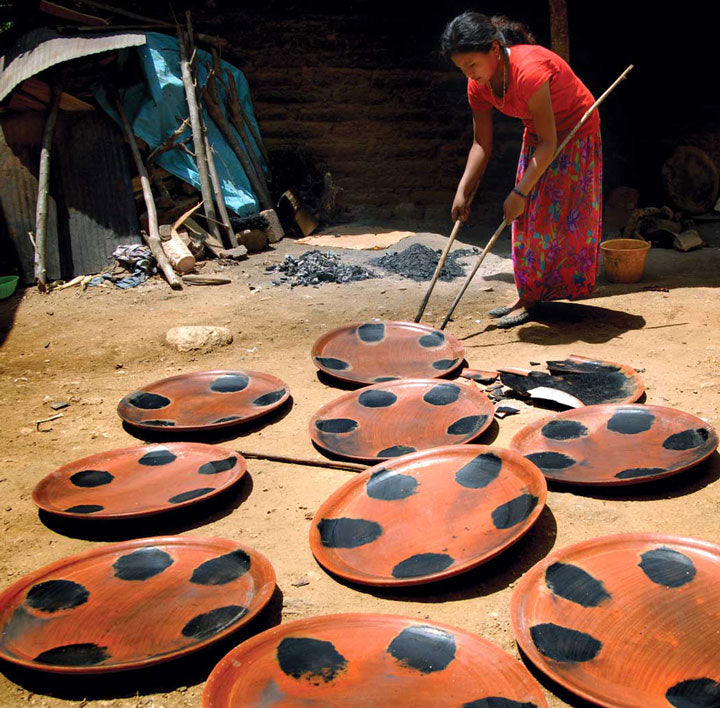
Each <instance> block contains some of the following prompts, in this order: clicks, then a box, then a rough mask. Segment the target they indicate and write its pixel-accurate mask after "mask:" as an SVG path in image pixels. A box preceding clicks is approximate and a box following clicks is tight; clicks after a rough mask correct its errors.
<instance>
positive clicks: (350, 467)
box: [237, 450, 368, 472]
mask: <svg viewBox="0 0 720 708" xmlns="http://www.w3.org/2000/svg"><path fill="white" fill-rule="evenodd" d="M237 452H239V453H240V454H241V455H242V456H243V457H244V458H245V459H247V460H269V461H270V462H284V463H286V464H290V465H306V466H308V467H328V468H329V469H332V470H346V471H348V472H364V471H365V470H366V469H368V466H367V465H356V464H354V463H352V462H330V461H329V460H308V459H303V458H301V457H285V456H284V455H266V454H265V453H262V452H247V451H246V450H237Z"/></svg>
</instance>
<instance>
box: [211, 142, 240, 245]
mask: <svg viewBox="0 0 720 708" xmlns="http://www.w3.org/2000/svg"><path fill="white" fill-rule="evenodd" d="M204 132H205V152H206V153H207V162H208V170H209V172H210V181H211V182H212V188H213V192H215V201H216V202H217V208H218V211H219V212H220V218H221V219H222V224H223V226H224V227H225V231H226V232H227V236H228V239H229V241H230V246H231V247H232V248H235V246H237V245H238V240H237V237H236V236H235V231H234V230H233V227H232V224H231V223H230V215H229V214H228V210H227V207H226V206H225V197H224V196H223V193H222V185H221V184H220V177H219V175H218V172H217V167H216V166H215V156H214V155H213V151H212V145H210V141H209V140H208V136H207V130H204Z"/></svg>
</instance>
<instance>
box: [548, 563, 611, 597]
mask: <svg viewBox="0 0 720 708" xmlns="http://www.w3.org/2000/svg"><path fill="white" fill-rule="evenodd" d="M545 583H546V584H547V586H548V587H549V588H550V590H552V591H553V592H554V593H555V594H556V595H558V596H559V597H563V598H565V599H566V600H570V602H575V603H576V604H578V605H582V606H583V607H597V606H598V605H600V604H601V603H602V602H604V601H605V600H608V599H609V598H610V593H608V591H607V590H606V589H605V586H604V585H603V584H602V583H601V582H600V581H599V580H598V579H597V578H594V577H593V576H592V575H590V573H588V572H587V571H585V570H583V569H582V568H578V566H576V565H570V564H568V563H553V564H552V565H550V566H548V567H547V569H546V570H545Z"/></svg>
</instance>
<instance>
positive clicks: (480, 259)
mask: <svg viewBox="0 0 720 708" xmlns="http://www.w3.org/2000/svg"><path fill="white" fill-rule="evenodd" d="M632 68H633V65H632V64H630V66H628V68H627V69H625V71H623V73H622V74H620V76H618V77H617V79H615V81H613V83H612V84H611V85H610V86H609V87H608V89H607V90H606V91H605V93H603V94H602V95H601V96H600V98H598V99H597V100H596V101H595V103H593V104H592V106H590V108H588V109H587V111H585V113H584V115H583V117H582V118H581V119H580V120H579V121H578V122H577V125H576V126H575V127H574V128H573V129H572V130H571V131H570V132H569V133H568V135H567V137H566V138H565V140H563V141H562V143H560V146H559V147H558V148H557V150H555V154H554V155H553V157H552V160H551V161H550V164H552V162H553V161H554V160H555V158H556V157H557V156H558V155H559V154H560V152H561V151H562V150H563V148H564V147H565V146H566V145H567V144H568V143H569V142H570V140H572V138H573V136H574V135H575V133H577V131H578V130H579V129H580V128H581V127H582V125H583V124H584V123H585V121H587V119H588V118H589V117H590V115H591V114H592V112H593V111H594V110H595V109H596V108H597V107H598V106H599V105H600V104H601V103H602V102H603V101H604V100H605V99H606V98H607V97H608V95H609V94H610V92H611V91H613V89H614V88H615V87H616V86H617V85H618V84H619V83H620V82H621V81H622V80H623V79H625V77H626V76H627V75H628V74H629V73H630V70H631V69H632ZM546 169H547V168H546ZM540 177H542V173H541V174H539V175H538V176H537V178H536V179H535V182H537V181H538V180H539V179H540ZM534 186H535V183H533V184H532V185H530V186H529V187H528V192H530V190H531V189H532V188H533V187H534ZM506 226H507V222H506V221H505V220H504V219H503V222H502V224H500V227H499V228H498V230H497V231H496V232H495V233H494V234H493V235H492V237H491V238H490V240H489V241H488V244H487V246H485V249H484V250H483V252H482V253H481V254H480V256H479V257H478V260H477V263H475V265H474V266H473V269H472V270H471V271H470V275H468V277H467V278H466V280H465V282H464V283H463V286H462V288H461V289H460V292H459V293H458V294H457V297H456V298H455V300H453V304H452V305H451V307H450V310H448V313H447V315H446V316H445V319H444V320H443V322H442V324H441V325H440V329H445V327H446V326H447V323H448V322H449V321H450V318H451V317H452V314H453V312H455V308H456V307H457V305H458V303H459V302H460V299H461V298H462V296H463V295H464V294H465V291H466V290H467V288H468V285H470V282H471V281H472V279H473V278H474V277H475V273H477V271H478V268H480V264H481V263H482V262H483V260H484V259H485V256H486V255H487V254H488V252H489V251H490V249H491V248H492V246H493V244H494V243H495V241H497V239H498V238H499V236H500V234H501V233H502V231H503V229H504V228H505V227H506Z"/></svg>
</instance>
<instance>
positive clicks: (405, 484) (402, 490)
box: [365, 470, 418, 501]
mask: <svg viewBox="0 0 720 708" xmlns="http://www.w3.org/2000/svg"><path fill="white" fill-rule="evenodd" d="M417 487H418V482H417V480H416V479H415V477H411V476H410V475H407V474H399V473H397V472H388V471H387V470H378V471H377V472H373V473H372V476H371V477H370V479H369V480H368V482H367V484H366V485H365V491H366V492H367V495H368V496H369V497H372V498H373V499H382V500H383V501H397V500H398V499H407V497H410V496H412V495H413V494H415V492H416V491H417Z"/></svg>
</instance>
